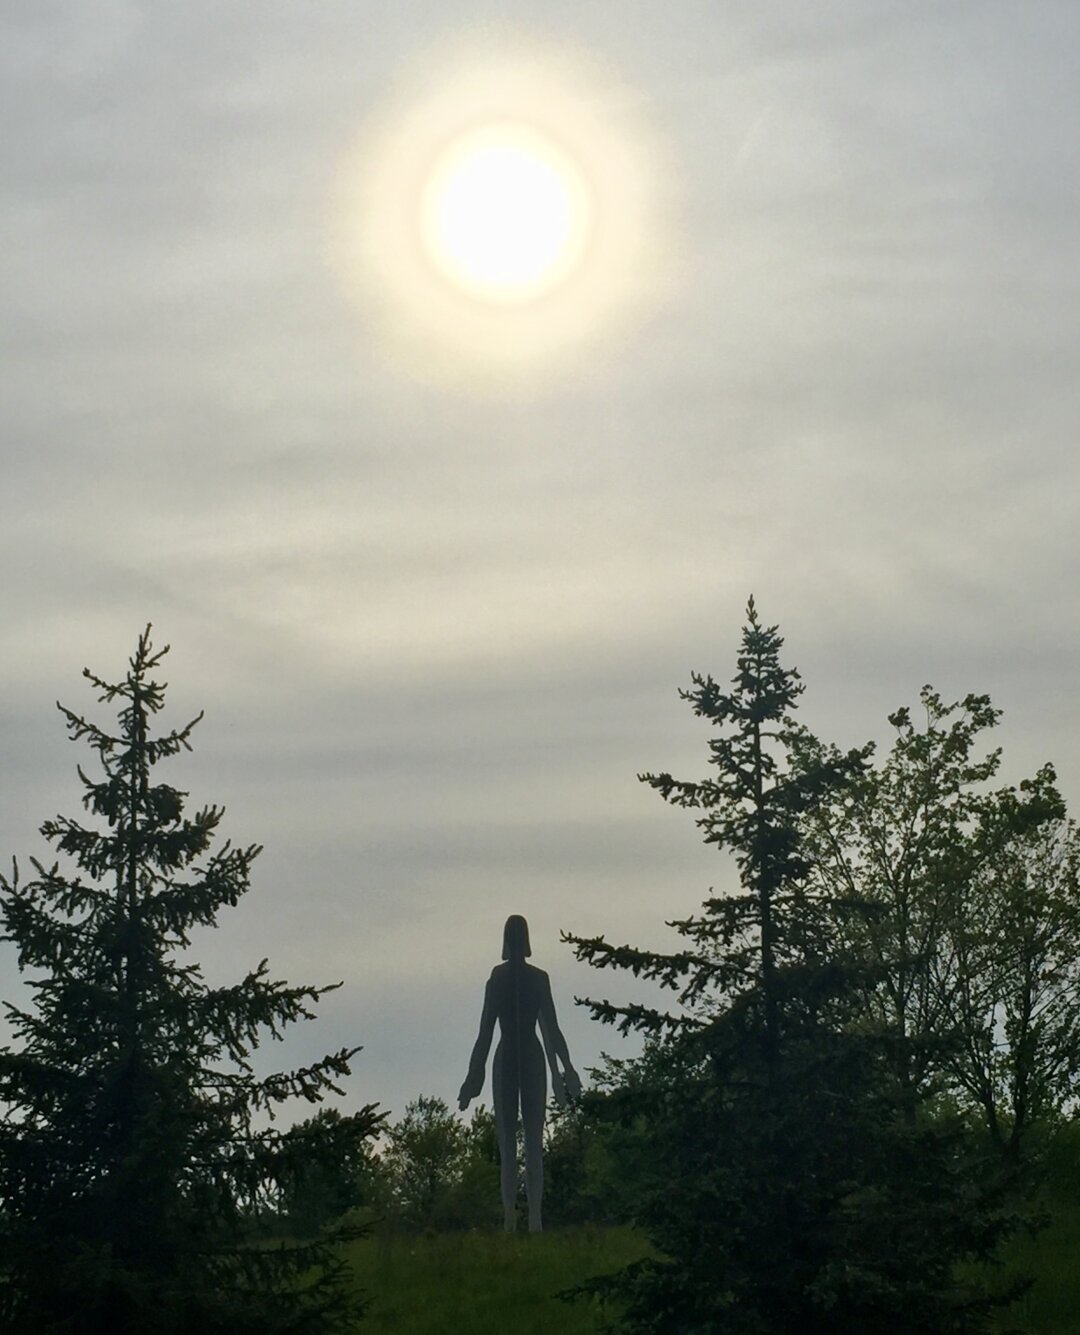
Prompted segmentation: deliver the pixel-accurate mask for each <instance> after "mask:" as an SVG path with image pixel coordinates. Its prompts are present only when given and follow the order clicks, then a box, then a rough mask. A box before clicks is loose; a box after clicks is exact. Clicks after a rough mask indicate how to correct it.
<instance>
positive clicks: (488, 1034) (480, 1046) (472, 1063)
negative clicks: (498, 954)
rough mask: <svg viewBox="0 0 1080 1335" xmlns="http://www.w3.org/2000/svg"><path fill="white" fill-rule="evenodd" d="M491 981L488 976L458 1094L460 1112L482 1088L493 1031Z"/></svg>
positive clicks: (493, 1015) (493, 994)
mask: <svg viewBox="0 0 1080 1335" xmlns="http://www.w3.org/2000/svg"><path fill="white" fill-rule="evenodd" d="M493 983H494V980H493V979H491V978H489V979H488V981H487V987H486V988H485V989H484V1010H483V1013H482V1014H481V1016H480V1032H479V1033H478V1034H477V1036H476V1042H475V1044H474V1045H473V1050H472V1057H471V1058H470V1059H469V1074H468V1075H467V1076H466V1077H465V1083H464V1084H463V1085H462V1086H461V1091H460V1093H459V1094H458V1107H459V1108H460V1109H461V1111H462V1112H464V1111H465V1109H466V1108H467V1107H468V1106H469V1103H470V1101H471V1100H472V1099H475V1098H476V1097H477V1095H478V1094H479V1093H480V1091H481V1090H482V1089H483V1088H484V1071H485V1068H486V1066H487V1056H488V1050H489V1049H490V1047H491V1038H492V1035H493V1034H494V1033H495V988H494V986H493Z"/></svg>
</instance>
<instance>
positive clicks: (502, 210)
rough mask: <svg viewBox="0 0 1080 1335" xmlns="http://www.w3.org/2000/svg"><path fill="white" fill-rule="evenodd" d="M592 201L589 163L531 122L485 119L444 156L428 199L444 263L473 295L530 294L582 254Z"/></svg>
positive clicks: (430, 227)
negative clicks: (576, 159)
mask: <svg viewBox="0 0 1080 1335" xmlns="http://www.w3.org/2000/svg"><path fill="white" fill-rule="evenodd" d="M590 214H591V207H590V201H589V197H588V190H587V187H586V184H585V181H584V179H583V178H582V175H581V172H580V170H579V169H578V168H577V166H576V165H575V164H574V163H573V162H572V161H571V159H570V158H569V156H568V155H567V154H565V153H563V152H562V151H561V150H560V149H559V148H558V147H557V146H556V145H555V144H554V143H553V142H552V141H551V140H550V139H548V138H547V137H546V136H544V135H541V134H539V133H537V132H536V131H534V130H532V129H530V128H529V127H528V126H525V125H520V124H513V123H507V124H502V125H489V126H483V127H480V128H478V129H475V130H472V131H470V132H468V133H466V134H463V135H460V136H459V137H458V138H457V139H455V140H454V141H453V142H452V143H451V144H449V145H448V146H447V147H446V148H445V149H444V150H443V152H442V153H441V154H440V155H439V157H438V159H437V161H436V163H435V165H434V167H433V169H432V172H431V175H430V177H429V178H428V181H427V184H426V186H425V189H424V192H423V196H422V199H421V206H420V226H421V235H422V238H423V243H424V248H425V250H426V252H427V254H428V256H429V258H430V259H431V261H432V262H433V263H434V265H435V267H436V269H437V270H438V271H439V272H440V273H441V274H442V275H443V276H444V277H445V278H448V279H449V280H450V281H451V282H452V283H454V284H456V285H457V286H458V287H460V288H462V289H464V290H465V291H466V292H468V293H470V294H471V295H473V296H476V297H480V298H483V299H485V300H488V301H494V302H506V303H516V302H522V301H529V300H531V299H533V298H535V297H538V296H541V295H542V294H543V293H544V292H547V291H549V290H550V289H551V288H553V287H555V286H557V285H558V284H559V283H560V282H561V281H562V280H563V279H565V278H566V277H567V276H568V275H569V274H570V273H571V272H572V271H573V269H574V267H575V266H576V265H577V263H578V262H579V260H580V259H581V256H582V252H583V250H584V248H585V244H586V240H587V237H588V232H589V223H590Z"/></svg>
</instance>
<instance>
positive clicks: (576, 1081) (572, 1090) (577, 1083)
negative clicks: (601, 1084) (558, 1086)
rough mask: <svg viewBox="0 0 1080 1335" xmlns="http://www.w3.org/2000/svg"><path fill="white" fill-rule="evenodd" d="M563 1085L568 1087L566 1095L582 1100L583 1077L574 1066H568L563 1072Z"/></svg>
mask: <svg viewBox="0 0 1080 1335" xmlns="http://www.w3.org/2000/svg"><path fill="white" fill-rule="evenodd" d="M563 1083H564V1085H565V1086H566V1093H567V1094H568V1095H569V1097H570V1098H572V1099H580V1098H581V1076H580V1075H578V1073H577V1071H575V1070H574V1068H573V1067H572V1066H568V1067H567V1068H566V1070H565V1071H564V1072H563Z"/></svg>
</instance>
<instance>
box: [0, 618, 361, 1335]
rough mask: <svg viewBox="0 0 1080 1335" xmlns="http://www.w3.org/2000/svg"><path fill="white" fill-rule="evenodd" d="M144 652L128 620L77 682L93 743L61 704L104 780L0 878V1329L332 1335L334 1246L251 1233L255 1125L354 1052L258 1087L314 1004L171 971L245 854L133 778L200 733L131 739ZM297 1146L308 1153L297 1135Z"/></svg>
mask: <svg viewBox="0 0 1080 1335" xmlns="http://www.w3.org/2000/svg"><path fill="white" fill-rule="evenodd" d="M167 652H168V647H167V646H166V647H165V648H164V649H162V650H160V651H155V650H154V649H153V647H152V645H151V641H150V628H149V627H147V629H146V631H145V632H144V633H143V635H142V636H141V637H140V639H139V641H138V645H137V647H136V650H135V653H134V655H133V657H132V658H131V659H130V661H129V665H128V670H127V673H126V674H125V676H124V678H123V680H122V681H121V682H119V683H116V684H111V683H109V682H106V681H104V680H103V679H102V678H100V677H97V676H95V675H94V674H93V673H91V672H90V671H89V670H87V671H86V672H85V673H84V675H85V676H86V678H87V679H88V681H89V682H90V684H91V685H92V686H93V687H94V688H95V689H96V690H97V692H98V697H99V700H100V701H101V702H105V703H117V704H118V705H119V725H118V728H117V729H116V730H115V731H106V730H105V729H104V728H102V727H100V726H98V725H97V724H96V723H93V722H91V721H89V720H88V719H86V718H84V717H83V716H82V715H80V714H78V713H75V712H73V711H72V710H69V709H66V708H64V707H63V706H60V708H61V711H62V713H63V715H64V718H65V720H66V723H67V727H68V731H69V733H70V735H71V737H72V739H73V740H76V741H85V742H87V743H88V744H89V745H90V746H91V747H92V748H93V749H94V751H95V752H96V753H97V757H98V760H99V762H100V765H101V769H102V771H103V774H102V775H101V776H100V777H90V776H89V775H87V774H86V773H85V772H84V770H83V769H82V768H81V767H80V769H79V776H80V778H81V781H82V784H83V787H84V793H83V805H84V807H85V808H86V809H87V811H88V812H89V814H90V818H91V819H90V820H88V821H86V822H85V823H84V822H80V821H76V820H73V819H70V818H68V817H64V816H57V817H55V818H54V819H52V820H48V821H46V822H45V824H44V825H43V826H42V827H41V833H42V834H43V835H44V837H45V839H46V840H47V841H48V842H49V843H50V844H51V845H52V846H53V848H54V849H55V850H56V852H57V853H58V854H59V855H60V858H61V859H62V863H61V861H58V862H56V863H54V864H53V865H52V866H46V865H44V864H43V863H42V862H40V861H38V860H37V859H31V863H32V866H33V869H34V873H35V875H34V878H33V879H32V880H29V881H21V880H20V878H19V874H18V867H17V865H16V867H15V870H14V874H13V876H12V877H11V879H10V880H8V879H5V878H0V894H2V898H0V921H2V924H3V936H4V938H5V939H7V940H9V941H12V942H14V943H15V945H16V947H17V950H18V959H19V966H20V969H21V970H24V971H26V973H27V974H28V979H27V981H28V983H29V986H30V989H31V991H32V993H33V996H32V1000H31V1001H30V1002H29V1003H27V1004H26V1005H12V1004H10V1003H9V1004H8V1006H7V1010H8V1015H9V1019H10V1023H11V1025H12V1028H13V1031H14V1035H15V1039H16V1044H15V1046H14V1047H13V1048H8V1049H5V1050H4V1051H3V1052H2V1053H0V1097H2V1098H3V1100H4V1101H5V1102H6V1105H7V1115H6V1117H5V1119H4V1121H3V1124H2V1126H0V1210H2V1213H0V1254H2V1256H3V1263H2V1266H0V1324H2V1326H3V1329H4V1330H5V1331H11V1332H34V1335H46V1333H47V1332H60V1331H63V1332H65V1335H67V1333H69V1332H70V1335H91V1333H93V1335H97V1332H106V1331H108V1332H110V1333H111V1335H136V1332H138V1335H144V1333H148V1332H161V1333H162V1335H189V1333H190V1335H195V1332H198V1333H199V1335H218V1333H219V1332H220V1335H225V1333H226V1332H228V1333H229V1335H245V1333H247V1332H250V1333H251V1335H255V1333H256V1332H258V1333H259V1335H271V1333H273V1332H298V1333H299V1332H305V1333H306V1332H323V1331H326V1332H330V1331H336V1330H341V1331H344V1330H347V1329H351V1328H352V1325H351V1323H352V1321H353V1319H354V1318H355V1316H356V1315H357V1314H358V1311H359V1307H358V1304H357V1302H356V1300H355V1297H354V1295H353V1294H352V1293H351V1291H350V1286H349V1283H348V1276H347V1273H346V1272H345V1270H344V1267H343V1266H342V1264H341V1262H340V1261H339V1260H338V1259H336V1251H335V1248H334V1246H333V1241H332V1240H328V1239H322V1240H319V1241H316V1242H315V1243H312V1244H310V1245H305V1246H294V1247H287V1246H276V1247H273V1248H269V1247H266V1246H260V1245H257V1236H256V1227H257V1222H258V1216H259V1213H260V1207H261V1204H262V1202H264V1201H265V1200H269V1199H272V1198H273V1196H274V1191H275V1185H276V1183H277V1182H278V1181H279V1180H280V1179H282V1178H283V1177H286V1176H287V1175H288V1173H289V1172H290V1171H291V1168H292V1167H293V1166H292V1165H290V1163H289V1156H290V1154H292V1153H294V1151H295V1147H296V1144H297V1141H296V1138H295V1137H294V1138H292V1139H291V1140H290V1138H289V1137H288V1136H287V1134H286V1133H284V1132H281V1131H278V1130H276V1129H275V1128H274V1126H273V1125H272V1122H268V1120H267V1118H266V1117H265V1116H263V1115H265V1114H269V1115H270V1118H271V1119H272V1117H273V1111H274V1108H275V1106H276V1105H278V1104H280V1103H281V1102H282V1101H283V1100H284V1099H287V1098H289V1097H294V1096H301V1097H303V1098H304V1099H306V1100H307V1101H309V1102H311V1103H317V1102H319V1101H320V1100H321V1099H322V1098H323V1097H324V1096H325V1095H326V1094H327V1093H329V1092H331V1091H334V1092H340V1090H339V1089H338V1086H337V1084H336V1083H335V1082H336V1081H337V1080H338V1079H339V1078H341V1077H343V1076H345V1075H347V1074H348V1073H349V1062H350V1060H351V1058H352V1057H353V1055H354V1054H355V1052H356V1051H358V1049H356V1048H352V1049H343V1050H341V1051H339V1052H336V1053H334V1054H331V1055H329V1056H327V1057H325V1058H323V1059H322V1060H321V1061H318V1062H316V1063H314V1064H313V1065H311V1066H309V1067H307V1068H305V1069H302V1070H297V1071H292V1072H285V1073H281V1074H277V1075H272V1076H269V1077H266V1078H261V1079H260V1078H257V1077H256V1075H255V1074H254V1071H253V1068H252V1064H251V1060H250V1058H251V1053H252V1049H253V1048H254V1047H255V1046H256V1045H257V1044H258V1042H259V1040H260V1038H261V1037H264V1036H265V1035H267V1034H270V1035H272V1036H274V1037H278V1036H280V1034H281V1031H282V1030H283V1028H284V1027H286V1026H288V1025H290V1024H292V1023H294V1022H295V1021H297V1020H300V1019H305V1018H312V1017H313V1011H312V1009H311V1008H312V1006H313V1005H314V1004H315V1003H316V1002H317V1001H318V1000H319V998H320V997H321V996H322V995H323V994H324V993H325V992H327V991H329V990H330V989H329V988H325V987H307V986H301V987H291V986H287V985H286V984H285V983H283V982H278V981H274V980H273V979H272V978H271V977H270V976H269V974H268V971H267V964H266V961H265V960H264V961H263V962H262V963H261V964H260V965H259V966H258V967H257V968H255V969H254V970H252V971H251V972H250V973H248V974H247V976H246V977H245V978H243V979H242V980H241V981H240V982H239V983H237V984H235V985H233V986H227V987H211V986H209V985H208V984H207V983H206V982H205V981H204V980H203V977H202V974H201V972H200V969H199V966H198V964H197V963H193V962H185V960H184V959H183V952H184V951H185V950H186V949H187V948H188V946H189V944H190V942H189V934H190V933H191V931H192V929H193V928H195V927H198V926H207V925H211V924H213V923H214V922H215V919H216V917H217V914H218V912H219V910H221V909H222V908H224V907H232V906H235V905H236V904H237V903H238V901H239V900H240V898H241V896H242V895H243V894H244V893H245V892H246V891H247V889H248V883H249V875H250V869H251V864H252V862H253V861H254V859H255V857H256V856H257V854H258V853H259V851H260V850H259V847H258V846H257V845H249V846H246V847H234V846H232V845H231V844H230V843H225V844H224V845H223V846H220V847H218V848H217V850H216V851H213V852H211V851H209V850H210V847H211V843H212V840H213V837H214V835H215V833H216V831H217V827H218V825H219V823H220V821H221V818H222V815H223V811H222V809H221V808H219V807H215V806H206V807H202V808H201V809H200V810H198V811H196V812H195V813H194V814H193V815H191V816H185V815H184V806H185V798H186V796H187V794H186V793H184V792H181V791H180V790H178V789H177V788H175V787H172V786H170V785H169V784H165V783H160V782H154V769H155V767H156V766H157V765H158V764H159V763H160V762H161V761H164V760H167V759H169V758H171V757H174V756H176V755H177V754H178V753H179V752H180V751H182V750H185V749H187V750H190V743H189V739H190V737H191V733H192V730H193V728H194V727H195V724H196V723H198V721H199V718H201V717H202V715H201V714H200V715H199V718H196V719H194V720H192V722H190V723H188V724H186V725H185V726H184V727H181V728H176V729H173V730H171V731H166V732H164V733H162V734H159V735H154V734H153V731H152V724H153V720H154V716H155V715H157V714H158V713H159V712H160V711H161V709H162V708H163V705H164V689H165V688H164V686H163V685H159V684H158V682H156V681H155V680H154V679H153V673H154V672H155V670H156V669H157V667H158V665H159V664H160V662H161V659H162V658H163V657H164V655H165V653H167ZM72 863H73V864H74V866H73V867H72V866H71V864H72ZM335 986H339V985H335ZM379 1121H380V1117H379V1114H377V1113H376V1111H375V1109H374V1107H373V1106H368V1107H365V1108H363V1109H362V1110H361V1111H360V1112H358V1113H357V1114H355V1115H354V1116H353V1117H351V1118H347V1119H342V1120H341V1122H339V1123H337V1124H335V1127H334V1128H333V1130H334V1132H335V1134H338V1135H343V1134H347V1135H349V1136H352V1137H354V1138H355V1137H356V1136H367V1135H371V1134H372V1133H373V1131H374V1130H375V1128H376V1127H377V1124H378V1122H379ZM342 1123H344V1125H342ZM325 1149H326V1152H327V1153H329V1154H331V1156H332V1154H333V1147H332V1146H330V1145H329V1144H327V1146H326V1147H325ZM304 1152H305V1153H306V1154H308V1155H311V1156H317V1155H318V1154H319V1153H320V1144H319V1139H318V1137H311V1138H308V1139H307V1140H305V1141H304Z"/></svg>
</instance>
